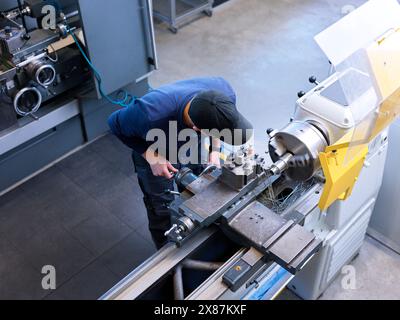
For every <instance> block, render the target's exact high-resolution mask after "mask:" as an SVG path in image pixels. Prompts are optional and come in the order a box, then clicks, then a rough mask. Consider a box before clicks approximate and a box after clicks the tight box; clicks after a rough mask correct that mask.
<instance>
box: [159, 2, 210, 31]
mask: <svg viewBox="0 0 400 320" xmlns="http://www.w3.org/2000/svg"><path fill="white" fill-rule="evenodd" d="M153 1H157V0H153ZM162 1H165V0H162ZM177 1H181V2H183V3H185V4H187V5H189V6H190V7H192V9H190V10H187V11H185V12H184V13H183V14H181V15H178V13H177V11H176V7H177V6H176V2H177ZM213 4H214V0H169V7H170V10H169V15H166V14H163V13H161V12H159V11H157V10H155V9H154V7H153V15H154V16H155V17H156V18H158V19H160V20H162V21H164V22H166V23H167V24H168V26H169V29H170V30H171V31H172V32H173V33H177V32H178V29H179V27H180V26H182V24H184V23H185V22H187V21H188V20H189V19H191V18H193V17H195V16H196V15H198V14H200V13H202V12H203V13H205V14H206V15H207V16H209V17H211V16H212V10H213Z"/></svg>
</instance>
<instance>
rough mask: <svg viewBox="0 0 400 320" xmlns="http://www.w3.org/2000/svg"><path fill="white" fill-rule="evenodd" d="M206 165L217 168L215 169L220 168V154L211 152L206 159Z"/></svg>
mask: <svg viewBox="0 0 400 320" xmlns="http://www.w3.org/2000/svg"><path fill="white" fill-rule="evenodd" d="M208 164H210V165H214V166H217V168H221V158H220V153H219V152H217V151H214V152H211V153H210V156H209V159H208Z"/></svg>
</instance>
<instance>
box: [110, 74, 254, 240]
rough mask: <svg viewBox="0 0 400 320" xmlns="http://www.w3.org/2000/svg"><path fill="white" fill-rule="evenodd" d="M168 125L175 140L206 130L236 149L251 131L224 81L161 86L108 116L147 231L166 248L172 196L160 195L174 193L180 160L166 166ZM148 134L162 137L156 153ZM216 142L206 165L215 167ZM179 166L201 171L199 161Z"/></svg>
mask: <svg viewBox="0 0 400 320" xmlns="http://www.w3.org/2000/svg"><path fill="white" fill-rule="evenodd" d="M173 122H175V123H176V128H177V130H178V133H177V135H174V137H175V139H176V137H177V136H178V135H179V132H180V131H182V130H184V129H188V128H190V129H193V132H196V134H197V135H198V136H200V133H203V134H207V133H206V131H207V130H215V129H216V131H217V132H218V131H219V132H221V131H223V130H228V131H229V132H232V134H234V136H232V137H231V139H230V141H227V140H226V139H225V141H224V142H226V143H229V144H235V145H240V144H244V143H246V142H247V140H248V138H250V136H249V132H251V130H252V126H251V124H250V123H249V122H248V121H247V120H246V119H245V118H244V117H243V116H242V115H241V114H240V113H239V112H238V111H237V108H236V95H235V92H234V91H233V89H232V87H231V86H230V85H229V83H228V82H227V81H225V80H224V79H222V78H214V77H210V78H195V79H190V80H185V81H180V82H176V83H173V84H170V85H166V86H162V87H160V88H158V89H156V90H153V91H151V92H150V93H148V94H147V95H145V96H143V97H142V98H140V99H137V100H136V102H135V104H134V105H133V106H132V107H129V108H125V109H122V110H119V111H117V112H115V113H113V114H112V115H111V117H110V118H109V125H110V128H111V130H112V132H113V133H114V134H115V135H116V136H117V137H118V138H119V139H120V140H121V141H122V142H123V143H124V144H126V145H127V146H128V147H130V148H132V149H133V153H132V158H133V162H134V165H135V168H136V172H137V177H138V181H139V185H140V188H141V190H142V192H143V195H144V198H143V200H144V204H145V206H146V209H147V215H148V218H149V229H150V232H151V234H152V237H153V240H154V242H155V244H156V246H157V248H161V247H162V246H163V245H164V244H165V243H166V237H165V236H164V233H165V231H167V230H168V229H169V228H170V216H169V210H168V206H169V204H170V203H171V202H172V201H173V199H174V197H173V195H171V194H168V193H166V192H165V191H166V190H174V183H173V179H172V178H173V175H174V174H175V173H176V172H178V169H180V168H181V167H182V164H181V161H180V159H177V160H178V161H173V162H177V163H171V162H170V161H169V160H170V159H169V158H170V157H171V150H173V146H172V145H171V143H172V142H171V141H170V140H171V132H170V131H171V130H170V128H171V123H173ZM154 129H158V130H161V131H162V132H164V133H165V135H166V136H167V139H166V141H167V146H166V147H165V149H164V150H163V151H162V152H160V150H154V148H153V147H152V142H150V141H148V139H147V138H148V136H149V133H150V132H151V131H152V130H154ZM207 132H209V131H207ZM237 132H239V141H237V137H238V134H237ZM235 137H236V139H235V141H233V139H234V138H235ZM220 138H221V135H219V136H218V135H216V136H213V137H211V146H210V150H209V159H208V162H209V164H214V165H217V166H219V165H220V151H221V150H220ZM228 140H229V139H228ZM199 141H201V139H199ZM153 142H154V141H153ZM175 143H176V145H177V150H173V153H172V155H174V153H175V155H176V153H177V152H178V151H179V148H180V147H182V145H183V144H184V143H185V142H182V141H175ZM199 145H200V144H199ZM173 158H176V157H173ZM196 161H197V159H196ZM185 166H189V167H190V168H191V169H192V170H193V171H194V172H195V173H196V174H199V173H200V172H201V171H202V169H203V166H202V165H201V163H200V161H197V162H196V163H190V164H185Z"/></svg>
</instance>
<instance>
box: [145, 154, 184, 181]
mask: <svg viewBox="0 0 400 320" xmlns="http://www.w3.org/2000/svg"><path fill="white" fill-rule="evenodd" d="M143 157H144V158H145V159H146V160H147V162H148V163H149V164H150V168H151V171H152V172H153V175H154V176H156V177H164V178H166V179H172V178H173V173H177V172H178V170H177V169H176V168H174V166H173V165H172V164H171V163H170V162H169V161H168V160H167V159H165V158H164V157H162V156H160V155H158V154H157V153H155V152H154V151H152V150H148V151H147V152H145V153H144V154H143Z"/></svg>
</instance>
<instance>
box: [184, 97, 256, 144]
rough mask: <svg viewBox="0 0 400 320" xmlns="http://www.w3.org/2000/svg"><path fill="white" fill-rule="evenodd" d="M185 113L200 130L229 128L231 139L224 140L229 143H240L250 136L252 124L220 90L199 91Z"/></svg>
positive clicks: (221, 130) (220, 130)
mask: <svg viewBox="0 0 400 320" xmlns="http://www.w3.org/2000/svg"><path fill="white" fill-rule="evenodd" d="M187 115H188V117H189V121H191V122H192V123H193V124H194V126H195V127H196V128H198V129H200V130H211V133H212V131H213V130H214V131H215V130H217V131H219V132H223V131H224V130H225V131H226V129H227V130H229V132H231V136H232V139H230V140H231V141H225V142H227V143H229V144H234V145H241V144H244V143H246V142H247V141H248V140H249V139H250V138H251V133H252V130H253V126H252V125H251V123H250V122H249V121H248V120H247V119H246V118H245V117H243V116H242V115H241V114H240V113H239V111H238V110H237V108H236V105H235V104H234V103H233V101H232V99H230V98H229V97H227V96H226V95H224V94H223V93H221V92H218V91H203V92H201V93H199V94H198V95H197V96H195V97H194V99H193V100H192V101H191V103H190V105H189V106H188V109H187ZM215 137H216V138H220V136H215ZM222 140H224V139H223V137H222Z"/></svg>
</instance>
